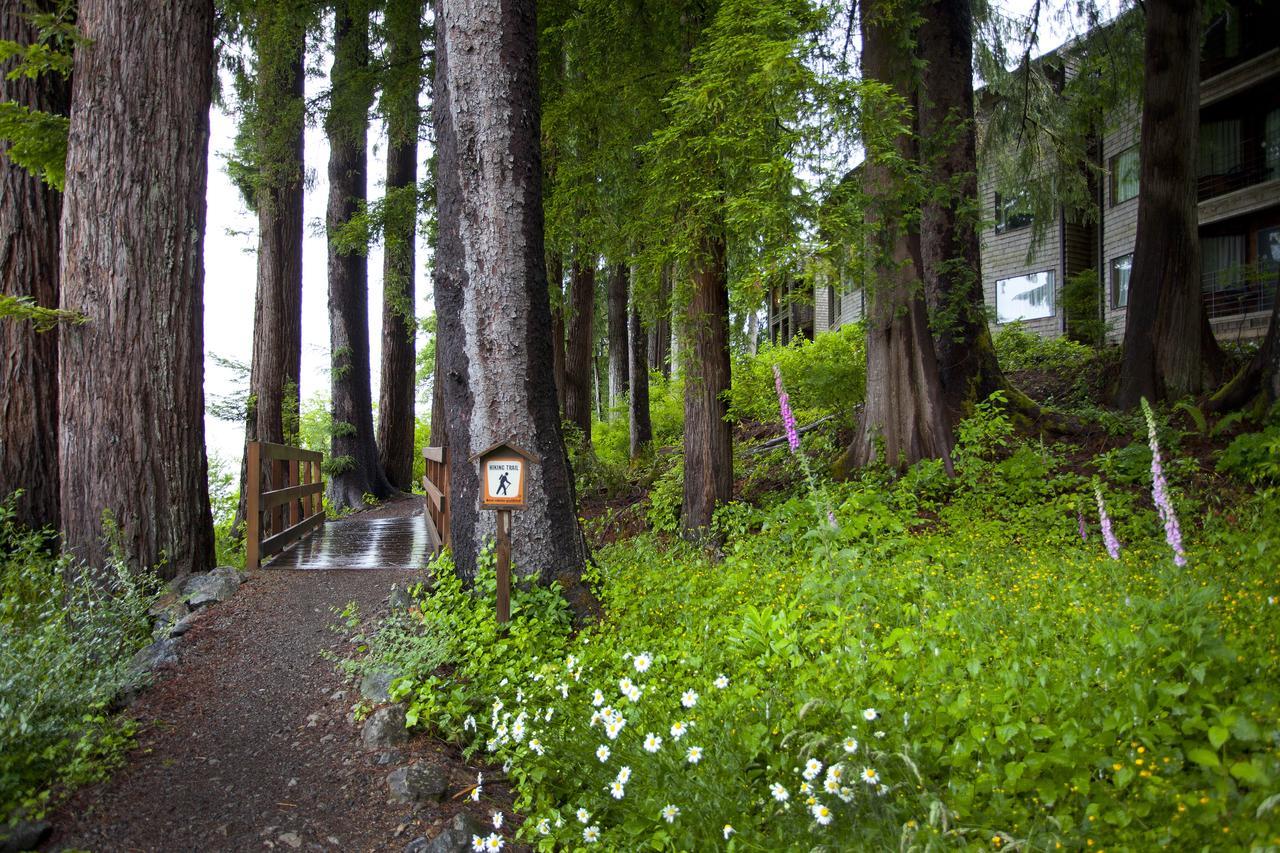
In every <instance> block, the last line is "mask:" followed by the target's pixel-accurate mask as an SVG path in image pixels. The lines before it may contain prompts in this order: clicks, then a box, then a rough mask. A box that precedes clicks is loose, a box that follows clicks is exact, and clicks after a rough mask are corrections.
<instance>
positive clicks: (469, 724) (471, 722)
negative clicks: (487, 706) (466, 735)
mask: <svg viewBox="0 0 1280 853" xmlns="http://www.w3.org/2000/svg"><path fill="white" fill-rule="evenodd" d="M462 730H463V731H464V732H466V731H471V732H474V731H475V730H476V718H475V717H473V716H471V715H470V714H467V718H466V719H465V720H463V721H462Z"/></svg>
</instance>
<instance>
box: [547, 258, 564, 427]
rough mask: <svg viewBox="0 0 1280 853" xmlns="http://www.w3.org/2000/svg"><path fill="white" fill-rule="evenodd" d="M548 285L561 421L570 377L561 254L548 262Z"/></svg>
mask: <svg viewBox="0 0 1280 853" xmlns="http://www.w3.org/2000/svg"><path fill="white" fill-rule="evenodd" d="M547 264H548V266H547V285H548V287H549V288H550V292H551V372H552V373H553V374H554V376H555V379H556V405H558V406H559V408H560V419H561V420H564V419H565V418H566V417H567V415H566V414H565V401H564V395H565V389H566V388H567V386H568V382H569V380H568V377H567V375H566V374H565V367H564V261H563V260H562V259H561V258H560V253H559V252H552V253H551V254H550V256H549V257H548V260H547Z"/></svg>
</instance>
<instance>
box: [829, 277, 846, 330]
mask: <svg viewBox="0 0 1280 853" xmlns="http://www.w3.org/2000/svg"><path fill="white" fill-rule="evenodd" d="M843 302H844V300H843V299H842V298H841V294H840V288H838V287H832V286H830V285H828V286H827V328H828V329H838V328H840V320H841V319H842V318H841V316H840V315H841V313H842V309H843V308H844V305H843V304H842V303H843Z"/></svg>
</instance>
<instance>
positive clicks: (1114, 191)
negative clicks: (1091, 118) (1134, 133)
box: [1108, 143, 1142, 207]
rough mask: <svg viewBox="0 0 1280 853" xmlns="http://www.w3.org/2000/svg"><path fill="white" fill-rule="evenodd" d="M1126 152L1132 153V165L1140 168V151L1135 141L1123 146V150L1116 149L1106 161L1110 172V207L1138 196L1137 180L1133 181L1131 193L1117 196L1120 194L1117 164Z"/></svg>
mask: <svg viewBox="0 0 1280 853" xmlns="http://www.w3.org/2000/svg"><path fill="white" fill-rule="evenodd" d="M1126 154H1132V155H1133V159H1134V167H1135V168H1136V169H1138V170H1141V169H1142V159H1141V156H1142V153H1141V150H1140V148H1139V146H1138V145H1137V144H1136V143H1135V144H1133V145H1130V146H1129V147H1128V148H1125V149H1124V150H1123V151H1117V152H1116V153H1115V154H1113V155H1112V157H1111V160H1110V161H1109V163H1108V166H1109V168H1110V172H1111V181H1110V183H1111V206H1112V207H1115V206H1116V205H1118V204H1124V203H1125V202H1126V201H1132V200H1133V199H1135V198H1137V197H1138V189H1139V186H1138V184H1139V181H1137V180H1135V181H1134V183H1133V194H1132V195H1127V196H1125V197H1124V198H1120V197H1119V195H1120V192H1119V190H1120V169H1119V164H1120V158H1121V157H1124V156H1125V155H1126Z"/></svg>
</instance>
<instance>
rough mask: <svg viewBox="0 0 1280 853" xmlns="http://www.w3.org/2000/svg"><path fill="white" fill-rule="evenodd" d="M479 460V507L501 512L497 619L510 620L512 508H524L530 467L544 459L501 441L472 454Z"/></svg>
mask: <svg viewBox="0 0 1280 853" xmlns="http://www.w3.org/2000/svg"><path fill="white" fill-rule="evenodd" d="M471 461H473V462H475V461H479V463H480V508H481V509H496V510H497V511H498V519H497V520H498V549H497V550H498V553H497V557H498V565H497V570H498V607H497V609H498V622H499V623H505V622H507V621H509V620H510V619H511V510H513V509H524V507H525V484H526V483H527V482H528V480H529V468H530V466H532V465H537V464H538V463H539V462H540V461H541V460H539V459H538V457H537V456H534V455H533V454H532V453H530V452H529V451H527V450H521V449H520V448H519V447H517V446H515V445H514V444H511V443H510V442H507V441H500V442H498V443H497V444H495V445H493V446H492V447H490V448H489V449H488V450H482V451H480V452H479V453H477V454H475V455H474V456H472V457H471Z"/></svg>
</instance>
